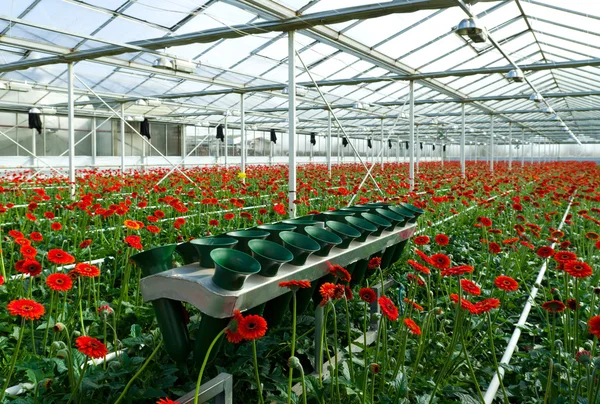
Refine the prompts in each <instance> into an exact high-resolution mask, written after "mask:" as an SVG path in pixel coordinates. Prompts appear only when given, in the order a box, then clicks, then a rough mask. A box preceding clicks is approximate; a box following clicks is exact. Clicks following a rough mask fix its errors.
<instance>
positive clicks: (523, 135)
mask: <svg viewBox="0 0 600 404" xmlns="http://www.w3.org/2000/svg"><path fill="white" fill-rule="evenodd" d="M524 166H525V129H521V167H524Z"/></svg>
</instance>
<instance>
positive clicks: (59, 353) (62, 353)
mask: <svg viewBox="0 0 600 404" xmlns="http://www.w3.org/2000/svg"><path fill="white" fill-rule="evenodd" d="M68 355H69V353H68V352H67V350H66V349H60V350H59V351H57V352H56V357H57V358H58V359H65V358H66V357H67V356H68Z"/></svg>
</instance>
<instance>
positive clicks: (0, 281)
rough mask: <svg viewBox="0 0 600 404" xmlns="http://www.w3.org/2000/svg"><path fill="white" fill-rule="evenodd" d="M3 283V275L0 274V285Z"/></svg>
mask: <svg viewBox="0 0 600 404" xmlns="http://www.w3.org/2000/svg"><path fill="white" fill-rule="evenodd" d="M2 285H4V277H3V276H2V275H0V286H2Z"/></svg>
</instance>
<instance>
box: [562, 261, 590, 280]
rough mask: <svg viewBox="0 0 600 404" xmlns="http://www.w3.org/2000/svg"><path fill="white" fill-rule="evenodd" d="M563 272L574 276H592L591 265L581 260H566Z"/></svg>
mask: <svg viewBox="0 0 600 404" xmlns="http://www.w3.org/2000/svg"><path fill="white" fill-rule="evenodd" d="M565 272H566V273H568V274H569V275H571V276H573V277H575V278H588V277H590V276H592V267H590V266H589V265H588V264H586V263H585V262H583V261H567V262H565Z"/></svg>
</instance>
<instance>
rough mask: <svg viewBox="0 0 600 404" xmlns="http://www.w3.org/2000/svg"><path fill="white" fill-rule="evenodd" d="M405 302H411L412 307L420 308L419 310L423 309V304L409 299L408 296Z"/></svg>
mask: <svg viewBox="0 0 600 404" xmlns="http://www.w3.org/2000/svg"><path fill="white" fill-rule="evenodd" d="M403 300H404V303H406V304H410V305H411V306H412V307H414V308H415V310H419V311H423V310H424V309H423V306H421V305H420V304H417V303H416V302H413V301H412V300H410V299H408V298H406V297H405V298H404V299H403Z"/></svg>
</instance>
